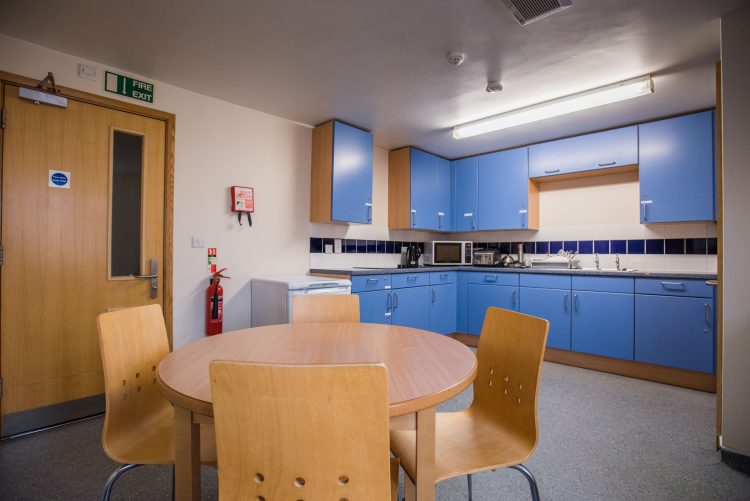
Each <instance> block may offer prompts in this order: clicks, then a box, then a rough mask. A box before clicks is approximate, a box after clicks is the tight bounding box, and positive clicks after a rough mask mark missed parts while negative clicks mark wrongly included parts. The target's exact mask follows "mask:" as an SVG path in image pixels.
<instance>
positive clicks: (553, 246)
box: [549, 242, 562, 254]
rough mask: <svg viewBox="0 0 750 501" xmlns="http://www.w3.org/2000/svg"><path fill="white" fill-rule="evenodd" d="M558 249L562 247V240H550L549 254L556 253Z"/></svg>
mask: <svg viewBox="0 0 750 501" xmlns="http://www.w3.org/2000/svg"><path fill="white" fill-rule="evenodd" d="M560 249H562V242H550V243H549V253H550V254H557V253H558V252H559V251H560Z"/></svg>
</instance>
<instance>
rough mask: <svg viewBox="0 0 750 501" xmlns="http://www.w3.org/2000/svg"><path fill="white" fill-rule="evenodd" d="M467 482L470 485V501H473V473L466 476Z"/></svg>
mask: <svg viewBox="0 0 750 501" xmlns="http://www.w3.org/2000/svg"><path fill="white" fill-rule="evenodd" d="M466 481H467V482H468V484H469V501H471V500H472V497H473V491H472V488H471V473H469V474H468V475H466Z"/></svg>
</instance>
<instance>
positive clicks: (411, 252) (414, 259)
mask: <svg viewBox="0 0 750 501" xmlns="http://www.w3.org/2000/svg"><path fill="white" fill-rule="evenodd" d="M421 255H422V249H420V248H419V246H418V245H417V244H409V247H407V248H406V267H407V268H416V267H417V266H419V256H421Z"/></svg>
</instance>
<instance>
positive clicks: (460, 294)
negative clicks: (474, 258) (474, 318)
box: [456, 271, 469, 334]
mask: <svg viewBox="0 0 750 501" xmlns="http://www.w3.org/2000/svg"><path fill="white" fill-rule="evenodd" d="M468 296H469V290H468V273H466V272H464V271H459V272H458V273H456V332H461V333H464V334H467V333H468V332H469V329H468V327H467V321H468V310H469V297H468Z"/></svg>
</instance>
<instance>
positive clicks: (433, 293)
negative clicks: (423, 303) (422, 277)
mask: <svg viewBox="0 0 750 501" xmlns="http://www.w3.org/2000/svg"><path fill="white" fill-rule="evenodd" d="M430 330H431V331H433V332H437V333H438V334H452V333H453V332H456V284H445V285H433V286H431V287H430Z"/></svg>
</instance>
